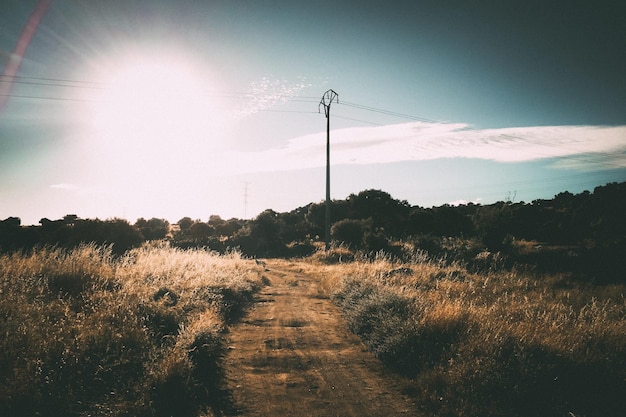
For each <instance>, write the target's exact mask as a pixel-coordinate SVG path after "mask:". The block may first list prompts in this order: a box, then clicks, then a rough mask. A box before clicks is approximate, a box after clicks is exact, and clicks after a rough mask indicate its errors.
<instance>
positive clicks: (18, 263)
mask: <svg viewBox="0 0 626 417" xmlns="http://www.w3.org/2000/svg"><path fill="white" fill-rule="evenodd" d="M260 285H261V281H260V277H259V273H258V271H257V269H255V267H254V263H253V262H249V261H247V260H245V259H242V258H241V257H240V256H239V255H238V254H236V253H232V254H229V255H226V256H217V255H214V254H211V253H207V252H205V251H202V250H193V251H181V250H176V249H171V248H168V247H165V246H161V247H151V248H141V249H136V250H133V251H130V252H128V253H127V254H126V255H124V256H123V257H119V258H116V257H113V256H112V254H111V249H110V248H109V247H97V246H94V245H85V246H81V247H78V248H76V249H73V250H61V249H53V248H43V249H39V250H36V251H33V252H32V253H30V254H12V255H3V256H0V331H1V332H2V338H0V375H2V378H0V415H6V416H9V415H10V416H33V415H40V416H87V415H107V416H131V415H132V416H166V415H167V416H169V415H178V416H190V415H196V414H197V413H198V412H199V411H205V412H207V413H210V412H212V411H211V410H213V411H215V410H217V411H219V410H220V409H223V408H225V407H227V406H228V404H227V402H228V399H227V398H225V397H224V396H223V395H222V393H221V392H220V382H221V377H222V375H221V372H222V370H221V367H220V358H221V355H222V353H223V345H222V337H221V332H222V330H223V329H224V327H225V326H226V324H227V323H228V322H229V321H230V320H233V319H235V318H236V317H237V316H238V315H239V314H241V311H243V309H244V308H245V305H246V303H248V302H249V301H250V300H251V297H252V294H253V292H254V291H255V290H256V289H257V288H258V286H260Z"/></svg>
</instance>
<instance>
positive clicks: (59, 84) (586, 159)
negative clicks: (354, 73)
mask: <svg viewBox="0 0 626 417" xmlns="http://www.w3.org/2000/svg"><path fill="white" fill-rule="evenodd" d="M0 82H1V83H7V82H10V83H12V84H18V85H25V86H33V87H37V86H41V87H55V88H71V89H88V90H105V89H106V88H108V87H107V86H106V84H105V83H103V82H98V81H85V80H71V79H65V78H53V77H33V76H7V75H2V74H0ZM202 93H203V94H206V95H207V96H210V97H222V98H230V99H235V100H246V99H257V98H259V97H261V98H267V97H271V99H276V100H277V102H282V103H285V102H297V103H318V102H319V99H318V98H317V97H313V96H299V95H293V94H286V93H270V94H268V93H267V92H264V91H216V90H205V91H203V92H202ZM0 96H5V97H13V98H20V99H33V100H49V101H64V102H97V101H98V99H96V98H76V97H59V96H58V95H55V96H44V95H39V94H23V93H0ZM337 104H338V105H339V106H343V107H346V108H352V109H355V110H361V111H366V112H371V113H376V114H381V115H385V116H390V117H395V118H399V119H403V120H412V121H419V122H425V123H432V124H450V122H445V121H439V120H434V119H430V118H426V117H421V116H416V115H412V114H408V113H402V112H397V111H393V110H388V109H381V108H377V107H373V106H369V105H364V104H360V103H355V102H350V101H344V100H341V101H339V102H338V103H337ZM254 112H272V113H301V114H314V113H317V112H314V111H305V110H287V109H268V108H264V109H256V110H255V111H254ZM333 117H337V118H340V119H344V120H350V121H355V122H359V123H365V124H368V125H372V126H383V125H384V124H381V123H377V122H374V121H371V120H365V119H364V118H356V117H349V116H345V115H336V114H335V115H334V116H333ZM463 131H469V132H482V130H480V129H476V128H473V127H471V126H466V127H464V128H463ZM494 136H495V137H499V138H503V139H512V140H522V141H524V142H527V143H531V144H534V145H538V146H544V147H552V148H559V149H569V150H571V151H573V152H578V150H576V149H572V148H568V147H565V146H563V145H562V144H552V143H546V142H542V141H537V140H533V139H532V138H528V137H523V136H520V135H513V134H510V133H498V134H496V135H494ZM530 152H533V153H535V154H537V155H540V156H543V157H552V158H556V157H555V156H553V155H551V154H549V153H541V152H538V151H537V150H532V151H530ZM593 156H600V157H604V158H610V159H618V160H620V159H622V158H624V157H626V155H624V154H621V155H620V154H610V153H606V152H592V153H587V154H586V155H568V156H567V158H568V159H570V160H572V159H573V160H576V161H578V162H582V163H586V164H592V165H600V166H604V167H607V168H609V169H623V166H622V165H619V164H615V163H611V162H608V161H599V160H595V159H590V158H592V157H593ZM585 175H589V174H585Z"/></svg>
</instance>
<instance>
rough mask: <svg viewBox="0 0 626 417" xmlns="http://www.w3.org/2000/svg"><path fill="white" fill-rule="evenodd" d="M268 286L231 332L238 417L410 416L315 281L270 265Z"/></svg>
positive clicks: (391, 379) (406, 403)
mask: <svg viewBox="0 0 626 417" xmlns="http://www.w3.org/2000/svg"><path fill="white" fill-rule="evenodd" d="M265 276H266V278H267V280H268V281H269V285H268V286H266V287H264V288H263V290H262V291H261V292H260V294H259V295H258V299H257V302H256V303H255V305H254V307H253V308H252V309H251V310H250V312H249V314H248V316H247V317H246V318H244V319H243V320H242V321H241V322H240V323H239V324H237V325H235V326H233V327H232V328H231V331H230V334H229V335H228V339H229V352H228V354H227V356H226V358H225V363H224V365H225V369H226V377H227V378H226V379H227V384H228V389H229V391H230V392H231V393H232V396H233V398H232V399H233V402H234V408H235V409H236V410H234V411H233V412H234V413H235V414H237V415H240V416H259V417H261V416H263V417H274V416H285V417H286V416H313V417H331V416H333V417H334V416H341V417H348V416H359V417H362V416H371V417H377V416H380V417H383V416H384V417H389V416H416V415H417V412H416V407H415V405H414V404H413V403H412V402H411V401H410V400H409V399H408V398H407V397H405V396H403V395H402V394H401V393H400V390H401V388H400V383H399V381H398V379H397V377H395V376H394V375H393V374H391V373H390V372H387V371H385V370H384V368H383V366H382V365H381V363H380V362H379V361H378V360H377V359H376V358H375V357H374V356H373V355H372V354H371V353H370V352H368V351H367V348H366V347H365V346H364V345H363V344H362V343H361V342H360V340H359V339H358V337H356V336H355V335H354V334H352V333H350V331H349V330H348V328H347V325H346V323H345V321H344V320H343V318H342V317H341V314H340V312H339V310H338V309H337V308H336V307H335V306H334V305H333V304H332V302H331V301H330V300H329V299H328V298H327V297H325V296H323V295H322V293H321V291H320V290H319V287H318V283H317V282H316V280H315V278H313V277H312V276H309V275H307V274H306V273H304V272H299V271H298V270H297V266H295V267H294V266H289V264H288V263H286V262H284V261H270V262H269V263H268V269H267V271H266V272H265Z"/></svg>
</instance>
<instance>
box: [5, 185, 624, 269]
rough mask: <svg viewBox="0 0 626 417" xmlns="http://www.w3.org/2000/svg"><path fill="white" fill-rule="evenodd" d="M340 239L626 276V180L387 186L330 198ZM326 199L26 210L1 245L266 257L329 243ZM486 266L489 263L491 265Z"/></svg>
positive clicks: (365, 247) (367, 246)
mask: <svg viewBox="0 0 626 417" xmlns="http://www.w3.org/2000/svg"><path fill="white" fill-rule="evenodd" d="M331 213H332V228H331V237H332V239H333V242H335V243H336V244H343V245H344V246H347V247H349V248H351V249H353V250H360V251H363V252H366V253H367V252H377V251H381V250H382V251H385V252H387V253H390V254H392V255H393V254H396V255H398V256H401V255H402V248H403V245H406V244H407V243H408V244H411V245H412V247H414V248H419V249H423V250H426V251H428V252H429V253H430V254H432V255H436V256H441V257H442V258H446V259H449V260H455V261H463V262H467V263H468V266H470V267H472V266H475V267H477V268H478V267H480V266H481V264H480V262H479V260H481V259H482V261H483V263H484V260H485V259H486V258H488V256H487V255H485V253H489V254H494V253H497V254H499V255H500V257H497V258H493V257H491V258H489V259H490V262H495V261H494V259H499V260H500V262H501V263H502V264H503V265H501V266H507V264H508V266H509V267H513V266H514V265H519V264H520V263H523V264H526V265H534V266H536V267H538V268H539V269H540V270H545V269H550V270H551V272H554V271H555V270H560V269H563V268H565V269H568V270H569V271H571V272H580V273H583V274H594V275H598V276H602V277H611V279H614V278H618V279H619V280H624V279H626V278H624V276H625V275H626V267H624V266H623V264H626V263H625V262H622V261H623V259H621V257H623V255H624V254H626V215H625V214H624V213H626V183H610V184H607V185H605V186H600V187H596V188H595V189H594V191H593V192H589V191H585V192H583V193H581V194H577V195H574V194H572V193H569V192H563V193H560V194H558V195H556V196H555V197H554V198H553V199H551V200H535V201H533V202H531V203H525V202H523V201H522V202H515V201H511V200H509V201H500V202H497V203H495V204H490V205H480V204H472V203H469V204H466V205H460V206H451V205H447V204H446V205H443V206H439V207H432V208H423V207H419V206H411V205H410V204H409V203H408V202H407V201H401V200H396V199H394V198H392V197H391V196H390V195H389V194H388V193H386V192H384V191H380V190H366V191H362V192H360V193H358V194H351V195H350V196H349V197H348V198H346V199H345V200H334V201H332V205H331ZM324 216H325V207H324V203H323V202H321V203H311V204H308V205H307V206H304V207H300V208H297V209H295V210H292V211H290V212H285V213H278V212H275V211H273V210H265V211H264V212H262V213H261V214H259V215H258V216H257V217H256V218H255V219H252V220H243V219H236V218H233V219H229V220H224V219H222V218H221V217H219V216H211V217H210V218H209V220H208V221H207V222H203V221H201V220H193V219H191V218H189V217H184V218H182V219H180V220H179V221H178V222H177V223H176V224H170V223H169V222H167V221H166V220H163V219H156V218H152V219H150V220H146V219H143V218H142V219H139V220H137V222H136V223H135V224H130V223H129V222H128V221H126V220H123V219H111V220H98V219H95V220H91V219H80V218H78V217H77V216H75V215H67V216H65V217H64V218H63V219H60V220H49V219H45V218H44V219H41V220H40V225H38V226H22V225H21V221H20V219H19V218H17V217H9V218H7V219H5V220H3V221H0V251H2V252H11V251H17V250H28V249H31V248H33V247H36V246H42V245H56V246H61V247H73V246H76V245H77V244H79V243H82V242H95V243H98V244H111V245H112V246H113V251H114V253H116V254H121V253H123V252H124V251H126V250H128V249H130V248H133V247H136V246H139V245H141V244H142V242H144V241H147V240H159V239H168V240H169V241H170V243H171V244H172V245H174V246H177V247H181V248H189V247H203V248H207V249H210V250H214V251H217V252H222V253H223V252H226V251H228V250H234V249H237V250H240V251H241V252H242V253H243V254H244V255H247V256H257V257H292V256H307V255H310V254H312V253H313V252H314V251H316V250H317V248H318V247H319V242H320V241H323V240H324V224H325V223H324ZM483 266H484V265H483Z"/></svg>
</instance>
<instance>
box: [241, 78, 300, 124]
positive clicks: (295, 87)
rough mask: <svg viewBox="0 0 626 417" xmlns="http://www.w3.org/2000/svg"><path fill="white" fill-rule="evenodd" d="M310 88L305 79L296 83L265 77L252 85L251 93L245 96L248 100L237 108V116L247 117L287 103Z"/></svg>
mask: <svg viewBox="0 0 626 417" xmlns="http://www.w3.org/2000/svg"><path fill="white" fill-rule="evenodd" d="M310 86H311V84H310V83H308V82H307V80H306V78H304V77H301V78H300V79H299V80H298V81H296V82H293V81H288V80H278V79H271V78H268V77H263V78H261V79H260V80H257V81H254V82H252V83H251V85H250V93H247V94H246V95H245V96H246V100H245V101H244V103H243V104H241V105H239V106H238V107H237V108H236V110H235V114H236V116H238V117H245V116H249V115H251V114H254V113H258V112H260V111H263V110H266V109H268V108H271V107H273V106H276V105H278V104H282V103H286V102H287V101H289V100H291V99H292V98H293V97H295V96H297V95H298V94H299V93H300V92H301V91H302V90H304V89H305V88H307V87H310Z"/></svg>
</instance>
